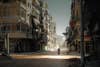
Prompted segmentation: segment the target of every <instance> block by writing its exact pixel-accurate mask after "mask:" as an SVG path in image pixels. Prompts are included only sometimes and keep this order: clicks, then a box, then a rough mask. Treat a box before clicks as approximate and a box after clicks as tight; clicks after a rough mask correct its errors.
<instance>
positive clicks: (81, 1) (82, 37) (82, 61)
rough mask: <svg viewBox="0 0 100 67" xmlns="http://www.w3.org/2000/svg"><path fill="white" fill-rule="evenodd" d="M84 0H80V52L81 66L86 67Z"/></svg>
mask: <svg viewBox="0 0 100 67" xmlns="http://www.w3.org/2000/svg"><path fill="white" fill-rule="evenodd" d="M83 6H84V0H80V30H81V31H80V32H81V34H80V53H81V67H85V52H84V20H83V19H84V18H83Z"/></svg>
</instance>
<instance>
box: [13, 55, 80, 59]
mask: <svg viewBox="0 0 100 67" xmlns="http://www.w3.org/2000/svg"><path fill="white" fill-rule="evenodd" d="M11 57H12V58H14V59H71V58H80V56H76V55H11Z"/></svg>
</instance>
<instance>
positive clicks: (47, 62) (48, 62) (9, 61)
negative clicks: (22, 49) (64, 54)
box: [0, 56, 79, 67]
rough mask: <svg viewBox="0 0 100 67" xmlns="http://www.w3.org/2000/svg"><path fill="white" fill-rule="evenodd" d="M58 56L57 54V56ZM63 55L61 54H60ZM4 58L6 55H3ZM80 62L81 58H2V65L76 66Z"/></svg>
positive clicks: (17, 66)
mask: <svg viewBox="0 0 100 67" xmlns="http://www.w3.org/2000/svg"><path fill="white" fill-rule="evenodd" d="M56 57H57V56H56ZM60 57H61V56H60ZM2 58H4V57H2ZM77 63H79V59H57V58H52V59H51V58H41V59H40V58H31V59H25V58H24V59H18V58H11V57H9V58H7V57H6V59H5V58H4V59H2V60H0V67H70V65H72V66H73V64H74V67H75V65H76V67H78V66H77Z"/></svg>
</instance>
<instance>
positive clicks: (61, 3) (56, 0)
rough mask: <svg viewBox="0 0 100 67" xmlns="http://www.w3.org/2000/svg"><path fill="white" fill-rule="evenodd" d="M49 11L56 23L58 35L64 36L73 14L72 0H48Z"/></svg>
mask: <svg viewBox="0 0 100 67" xmlns="http://www.w3.org/2000/svg"><path fill="white" fill-rule="evenodd" d="M46 1H47V3H48V9H49V13H50V15H51V16H53V20H54V21H55V22H56V33H57V34H58V35H61V36H62V35H63V34H62V33H63V32H65V29H66V27H67V26H68V25H69V20H70V14H71V9H70V8H71V0H46Z"/></svg>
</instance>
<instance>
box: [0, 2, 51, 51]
mask: <svg viewBox="0 0 100 67" xmlns="http://www.w3.org/2000/svg"><path fill="white" fill-rule="evenodd" d="M47 6H48V5H47V3H46V2H45V1H42V0H0V51H3V49H6V50H8V52H29V51H37V50H42V49H43V48H44V46H45V45H47V39H48V37H47V33H48V32H49V31H48V28H49V27H48V26H49V22H50V21H49V14H48V8H47Z"/></svg>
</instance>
